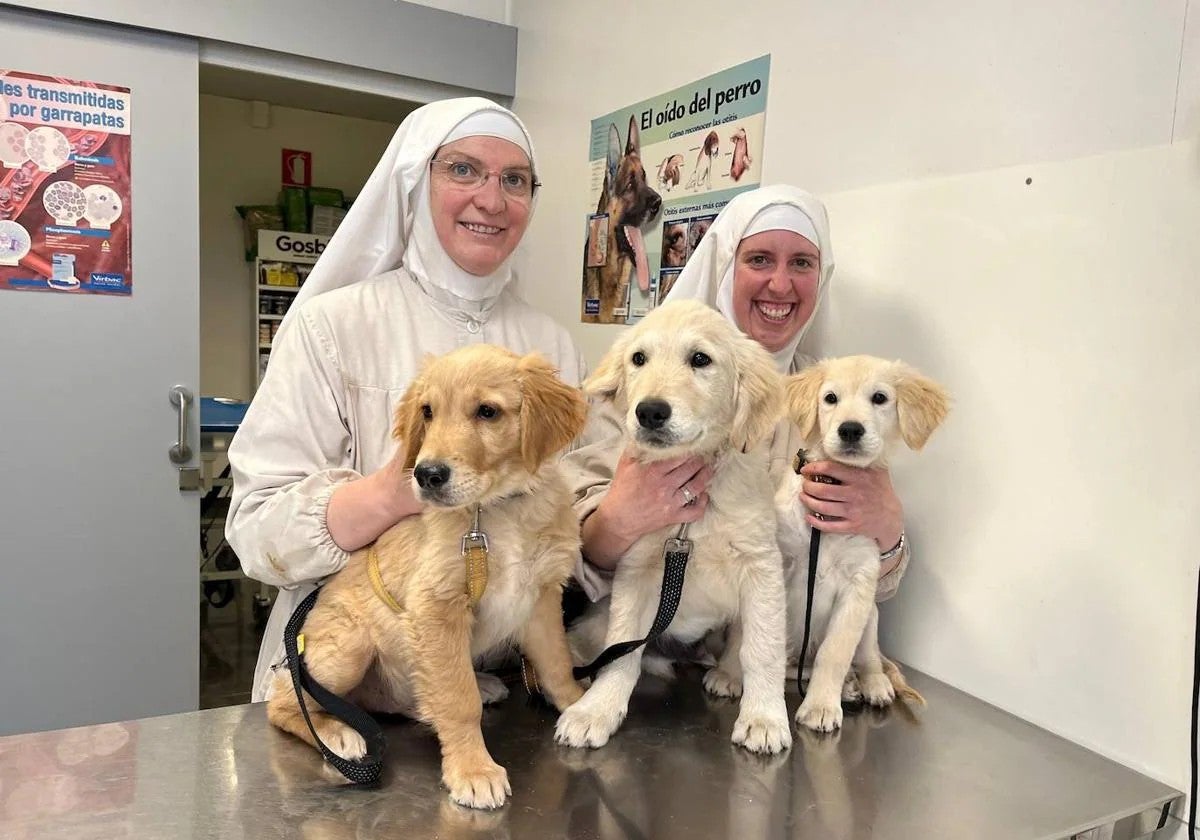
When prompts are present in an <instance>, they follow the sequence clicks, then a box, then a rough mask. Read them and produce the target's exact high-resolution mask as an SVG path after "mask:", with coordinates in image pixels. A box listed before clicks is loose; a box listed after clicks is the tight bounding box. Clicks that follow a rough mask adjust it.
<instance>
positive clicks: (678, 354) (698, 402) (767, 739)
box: [556, 301, 791, 753]
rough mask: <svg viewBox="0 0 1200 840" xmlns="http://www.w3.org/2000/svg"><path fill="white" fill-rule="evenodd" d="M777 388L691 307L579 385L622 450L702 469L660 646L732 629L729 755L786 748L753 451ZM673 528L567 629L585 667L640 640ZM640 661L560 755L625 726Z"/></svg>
mask: <svg viewBox="0 0 1200 840" xmlns="http://www.w3.org/2000/svg"><path fill="white" fill-rule="evenodd" d="M782 386H783V382H782V377H780V376H779V374H778V373H777V372H776V370H775V366H774V363H773V361H772V359H771V357H770V355H769V354H768V353H767V352H766V350H764V349H763V348H762V346H761V345H759V344H758V342H756V341H754V340H753V339H750V338H747V337H746V336H744V335H742V334H741V333H740V332H739V331H738V330H737V328H736V327H734V326H733V325H732V324H730V323H729V322H728V321H727V320H725V318H724V317H723V316H721V315H720V314H719V313H717V312H716V311H715V310H713V309H710V308H709V307H707V306H705V305H704V304H702V303H699V302H696V301H678V302H671V303H667V304H665V305H663V306H660V307H658V308H657V309H654V310H652V311H651V312H650V314H649V315H647V316H646V317H645V318H644V319H643V320H642V321H641V322H639V323H638V324H637V325H636V326H634V327H632V328H631V329H629V330H628V331H626V332H625V333H624V334H622V335H621V336H620V338H618V339H617V341H616V342H615V343H614V344H613V346H612V348H611V349H610V350H609V352H608V354H607V355H606V356H605V357H604V359H603V360H602V361H601V362H600V365H599V367H598V368H597V369H596V371H595V373H594V374H593V375H592V376H591V377H590V378H589V379H588V381H587V382H585V383H584V390H585V391H586V392H587V393H588V394H589V395H593V396H596V397H599V398H600V399H601V400H605V401H609V402H611V403H612V404H613V406H614V408H615V410H616V411H617V412H618V413H619V415H620V422H621V424H622V428H623V432H624V440H623V442H622V445H623V446H624V447H626V448H627V450H628V451H630V452H631V453H632V454H633V456H634V457H635V458H638V459H641V460H645V461H652V460H658V459H664V458H675V457H679V456H695V455H698V456H701V457H703V458H704V459H705V460H706V461H707V462H708V463H710V464H711V465H712V466H713V469H714V478H713V481H712V484H711V485H710V487H709V490H708V494H709V503H708V507H707V508H706V510H705V513H704V516H703V517H702V518H701V519H700V520H698V521H696V522H694V523H692V525H691V526H690V529H689V531H688V533H687V537H688V539H690V540H691V541H692V543H693V550H692V556H691V560H690V561H689V563H688V566H687V574H686V578H685V583H684V587H683V594H682V598H681V600H680V603H679V608H678V611H677V612H676V614H675V618H674V620H673V621H672V623H671V625H670V627H669V628H668V630H667V634H666V635H667V636H669V637H672V638H673V639H677V640H680V641H683V642H685V643H690V642H694V641H696V640H698V639H701V638H703V637H704V635H705V634H706V633H707V632H708V631H710V630H712V629H713V628H715V627H723V626H725V625H726V624H728V623H729V622H730V621H732V620H734V619H735V618H737V617H739V616H740V617H741V627H742V644H741V666H742V670H743V671H744V672H745V693H744V695H743V699H742V704H741V711H740V714H739V716H738V719H737V721H736V722H735V724H734V728H733V742H734V743H736V744H740V745H742V746H744V747H746V748H747V749H750V750H753V751H755V752H765V753H776V752H780V751H782V750H784V749H786V748H787V747H789V746H790V745H791V731H790V725H789V723H788V719H787V708H786V706H785V705H784V694H783V681H784V667H785V662H786V651H785V611H786V607H785V601H784V592H783V585H784V584H783V567H782V558H781V555H780V552H779V545H778V543H777V541H776V538H775V527H776V523H775V511H774V506H773V504H772V498H773V491H774V487H773V485H772V482H771V479H770V476H769V474H768V460H767V456H766V453H765V451H763V449H761V448H757V447H759V446H760V444H762V443H763V442H764V441H765V440H766V438H767V437H768V435H770V433H771V431H772V430H773V429H774V428H775V424H776V422H777V421H778V420H779V419H780V417H781V416H782V408H783V406H782V393H783V391H782ZM678 530H679V528H678V526H677V525H672V526H668V527H666V528H662V529H660V530H658V531H655V532H653V533H651V534H648V535H646V536H644V537H642V538H641V539H639V540H638V541H637V542H636V543H634V545H633V546H632V547H631V548H630V549H629V551H628V552H627V553H626V554H625V555H624V556H623V557H622V558H621V559H620V562H619V563H618V565H617V570H616V574H615V577H614V579H613V588H612V595H611V597H610V598H608V599H606V600H604V601H602V602H600V603H598V604H595V605H593V606H592V608H591V609H590V611H589V613H588V614H587V615H585V617H584V619H582V620H581V622H580V623H579V624H578V625H576V627H574V628H572V644H573V646H574V647H575V649H576V651H577V654H578V656H579V657H580V658H582V659H587V660H589V661H590V659H591V658H593V657H594V656H595V655H596V654H598V653H599V652H600V650H601V649H602V648H604V647H607V646H608V645H612V644H615V643H617V642H624V641H629V640H634V639H641V638H643V637H645V635H646V633H647V632H648V631H649V629H650V626H651V624H652V623H653V620H654V615H655V613H656V612H657V609H658V603H659V596H660V592H661V588H662V578H663V544H664V542H665V540H667V538H669V537H674V536H676V534H677V532H678ZM641 662H642V652H641V650H638V651H635V652H633V653H630V654H628V655H626V656H624V657H622V658H621V659H618V660H617V661H615V662H613V663H612V664H610V665H608V666H607V667H606V668H604V670H602V671H601V672H600V673H599V674H598V675H597V677H596V680H595V682H594V683H593V684H592V685H591V687H590V688H589V689H588V692H587V694H586V695H584V697H583V699H582V700H580V701H579V702H578V703H576V704H575V705H574V706H572V707H571V708H570V709H568V710H567V711H566V712H564V713H563V715H562V716H561V717H560V718H559V720H558V727H557V730H556V734H557V738H558V740H559V742H560V743H563V744H567V745H569V746H573V747H585V746H586V747H599V746H602V745H603V744H605V743H606V742H607V741H608V739H609V737H610V736H611V735H612V734H613V733H614V732H615V731H616V730H617V728H618V727H619V726H620V724H621V721H623V720H624V718H625V713H626V710H627V708H628V704H629V697H630V694H631V693H632V692H633V689H634V686H635V685H636V684H637V680H638V675H639V670H640V665H641Z"/></svg>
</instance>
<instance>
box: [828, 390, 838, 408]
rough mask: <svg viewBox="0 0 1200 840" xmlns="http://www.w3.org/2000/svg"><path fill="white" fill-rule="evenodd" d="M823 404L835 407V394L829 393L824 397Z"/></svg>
mask: <svg viewBox="0 0 1200 840" xmlns="http://www.w3.org/2000/svg"><path fill="white" fill-rule="evenodd" d="M825 402H826V403H827V404H829V405H837V394H835V393H833V391H830V392H829V393H828V394H826V395H825Z"/></svg>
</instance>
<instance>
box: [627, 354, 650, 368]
mask: <svg viewBox="0 0 1200 840" xmlns="http://www.w3.org/2000/svg"><path fill="white" fill-rule="evenodd" d="M629 361H631V362H633V366H634V367H641V366H642V365H644V364H646V354H645V353H643V352H642V351H641V350H638V351H637V352H636V353H634V354H633V355H632V356H631V357H630V358H629Z"/></svg>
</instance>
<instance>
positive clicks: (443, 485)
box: [267, 345, 587, 808]
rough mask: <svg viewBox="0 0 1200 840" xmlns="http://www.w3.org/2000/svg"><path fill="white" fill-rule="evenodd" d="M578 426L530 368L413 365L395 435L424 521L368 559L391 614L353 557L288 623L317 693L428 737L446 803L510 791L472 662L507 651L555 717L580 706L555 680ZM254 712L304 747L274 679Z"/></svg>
mask: <svg viewBox="0 0 1200 840" xmlns="http://www.w3.org/2000/svg"><path fill="white" fill-rule="evenodd" d="M586 413H587V404H586V402H585V400H584V398H583V395H582V393H581V392H580V391H579V390H578V389H576V388H572V387H569V386H568V385H566V384H565V383H563V382H562V381H561V380H560V379H559V378H558V377H557V376H556V375H555V371H554V369H553V368H552V367H551V366H550V365H549V363H547V362H546V361H545V360H544V359H543V358H542V357H541V356H538V355H536V354H530V355H528V356H523V357H521V356H517V355H516V354H514V353H512V352H510V351H508V350H504V349H501V348H498V347H493V346H489V345H475V346H471V347H466V348H463V349H461V350H456V351H454V352H452V353H449V354H447V355H445V356H442V357H439V358H436V359H431V360H428V361H427V362H426V364H425V366H424V367H423V368H422V371H421V373H420V375H419V376H418V377H417V379H416V380H415V381H414V382H413V383H412V385H411V386H410V387H409V389H408V391H407V393H406V394H405V395H404V398H403V400H402V401H401V404H400V407H399V409H398V410H397V412H396V428H395V436H396V437H397V438H399V439H401V441H402V444H401V446H402V449H401V452H400V453H399V455H398V457H402V458H403V459H404V460H403V463H404V466H405V468H406V469H412V470H413V471H414V474H413V487H414V491H415V492H416V494H417V496H418V498H420V499H421V500H422V501H423V502H424V503H425V510H424V512H422V513H421V514H420V515H419V516H412V517H409V518H407V519H404V520H402V521H401V522H399V523H398V524H397V525H395V526H393V527H392V528H391V529H389V530H388V531H386V532H385V533H384V534H383V535H382V536H380V537H379V539H378V540H377V541H376V543H375V545H374V551H375V552H376V556H377V558H378V565H379V571H380V578H381V580H382V583H383V587H384V590H385V592H386V593H387V594H388V595H389V596H390V597H391V598H392V599H393V600H394V601H395V602H396V604H397V605H398V606H399V608H400V609H399V611H397V610H396V609H394V608H393V607H392V606H389V605H388V604H387V603H386V602H385V600H384V599H383V598H382V597H381V596H380V595H379V594H377V593H376V591H375V589H374V588H373V586H372V583H371V580H370V577H369V573H368V553H369V549H363V550H360V551H356V552H354V554H352V555H351V557H350V560H349V563H348V564H347V565H346V567H345V568H344V569H342V570H341V571H340V572H338V573H337V574H336V575H334V576H333V578H332V579H330V581H329V582H328V583H327V584H326V585H325V587H324V589H323V590H322V591H321V595H320V597H319V598H318V600H317V603H316V606H315V607H314V608H313V611H312V612H311V613H310V614H309V616H308V618H307V620H306V621H305V624H304V636H305V654H304V657H305V662H306V663H307V665H308V669H309V671H310V672H311V673H312V676H313V677H314V678H315V679H316V680H317V681H318V682H319V683H321V684H322V685H324V686H325V687H326V688H328V689H329V690H330V691H333V692H334V693H335V694H339V695H341V696H343V697H347V696H348V697H349V698H350V699H351V700H352V701H353V702H356V703H357V704H359V705H361V706H364V707H365V708H367V709H368V710H369V711H376V712H385V713H399V714H405V715H409V716H413V717H416V718H418V719H420V720H422V721H425V722H427V723H429V724H431V725H432V726H433V728H434V730H435V731H436V733H437V737H438V740H439V742H440V743H441V748H442V780H443V782H444V783H445V785H446V787H448V788H449V790H450V798H451V799H453V800H454V801H455V802H458V803H460V804H462V805H467V806H471V807H476V808H492V807H497V806H499V805H501V804H502V803H503V802H504V800H505V798H506V796H507V795H508V794H509V793H511V790H510V787H509V783H508V775H507V773H506V772H505V770H504V768H503V767H500V766H499V765H498V764H496V762H495V761H493V760H492V757H491V755H490V754H489V753H488V750H487V747H486V745H485V744H484V741H483V733H482V731H481V730H480V719H481V715H482V700H481V697H480V690H479V687H478V686H477V684H476V677H475V673H474V668H473V663H474V662H475V661H478V660H479V659H480V658H481V657H483V656H484V655H485V654H487V653H488V652H489V651H495V650H497V649H499V648H502V647H504V646H507V645H510V644H511V643H512V642H514V641H515V642H516V643H518V644H519V646H520V648H521V651H522V652H523V653H524V654H525V655H526V656H527V657H528V658H529V660H530V661H531V662H532V664H533V666H534V668H535V670H536V672H537V675H538V677H539V679H540V681H541V684H542V687H543V688H544V689H545V692H546V694H547V695H548V697H549V699H550V700H551V701H552V702H553V703H554V704H555V705H556V706H557V707H558V708H559V709H560V710H561V709H565V708H566V707H567V706H569V705H570V704H571V703H573V702H575V701H576V700H577V699H578V698H579V696H580V695H581V694H582V693H583V691H582V689H581V688H580V687H579V685H578V684H577V683H576V682H575V681H574V679H573V678H572V676H571V661H570V654H569V652H568V649H567V643H566V636H565V634H564V631H563V624H562V601H561V598H562V594H561V591H562V586H563V584H564V582H565V581H566V579H567V578H568V576H569V575H570V573H571V570H572V569H573V568H574V565H575V562H576V559H577V558H578V556H579V541H580V538H579V521H578V518H577V517H576V515H575V513H574V511H573V510H572V508H571V505H570V499H571V496H570V491H569V490H568V488H567V485H566V483H565V481H564V480H563V478H562V476H561V475H560V472H559V468H558V458H557V453H558V452H559V450H561V449H563V448H564V447H565V446H567V444H569V443H570V442H571V441H572V440H573V439H574V438H575V436H576V435H577V434H578V433H579V432H580V431H581V430H582V427H583V423H584V421H585V418H586ZM476 505H479V506H480V507H481V516H480V526H481V528H482V530H483V531H485V532H486V533H487V535H488V541H489V552H488V557H487V566H488V582H487V587H486V589H485V591H484V593H483V596H482V599H481V600H480V601H479V603H478V605H477V606H476V607H475V609H474V610H472V608H471V605H470V599H469V597H468V595H467V573H466V567H465V563H464V559H463V554H462V541H463V535H464V534H465V533H466V532H467V531H468V530H469V529H470V528H471V526H472V520H473V515H474V511H475V507H476ZM306 702H307V703H308V705H309V707H310V709H314V708H315V709H316V713H315V714H314V715H313V722H314V724H315V726H316V729H317V732H318V734H319V735H320V737H321V739H322V740H323V741H324V742H325V743H326V744H327V745H328V746H329V747H330V749H332V750H333V751H334V752H336V753H338V754H339V755H341V756H343V757H345V758H348V759H358V758H361V757H362V756H363V755H365V754H366V744H365V743H364V741H363V739H362V737H361V736H359V735H358V733H357V732H355V731H354V730H353V729H351V728H350V727H348V726H346V725H345V724H343V723H341V722H340V721H338V720H337V719H336V718H333V717H332V716H330V715H328V714H326V713H325V712H323V711H320V708H319V706H317V704H316V703H315V702H314V701H313V700H312V699H311V698H308V697H307V696H306ZM267 714H268V717H269V719H270V721H271V722H272V723H273V724H275V725H276V726H277V727H279V728H280V729H283V730H285V731H288V732H291V733H292V734H294V735H297V736H299V737H300V738H303V739H304V740H305V741H308V742H309V743H310V744H311V743H313V741H312V737H311V734H310V733H309V730H308V727H307V726H306V725H305V722H304V719H303V717H302V715H301V713H300V709H299V705H298V703H297V701H296V695H295V691H294V689H293V687H292V684H291V681H290V680H289V679H288V676H287V674H286V673H285V674H282V675H280V676H279V677H277V682H276V685H275V689H274V695H273V697H272V699H271V701H270V703H269V705H268V707H267ZM314 746H315V744H314Z"/></svg>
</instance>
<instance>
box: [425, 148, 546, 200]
mask: <svg viewBox="0 0 1200 840" xmlns="http://www.w3.org/2000/svg"><path fill="white" fill-rule="evenodd" d="M429 166H430V168H433V167H435V166H436V168H437V169H438V170H439V171H440V172H441V173H442V174H443V175H445V176H446V179H447V180H449V181H450V183H452V184H454V186H456V187H459V188H461V189H464V190H476V189H479V188H480V187H482V186H483V185H484V184H486V183H487V181H488V178H490V177H492V176H493V175H495V176H496V181H497V182H498V183H499V184H500V189H501V190H503V191H504V194H505V195H506V196H508V197H509V198H511V199H513V200H514V201H520V202H526V201H529V200H531V199H532V198H533V193H534V191H535V190H537V188H538V187H540V186H541V184H540V183H539V182H537V181H535V180H534V179H533V173H532V172H530V171H529V170H528V169H523V168H517V169H504V170H501V171H500V172H494V171H492V170H490V169H484V168H482V167H481V166H479V165H478V164H476V163H474V162H472V161H469V160H449V159H446V158H433V159H432V160H430V161H429Z"/></svg>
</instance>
